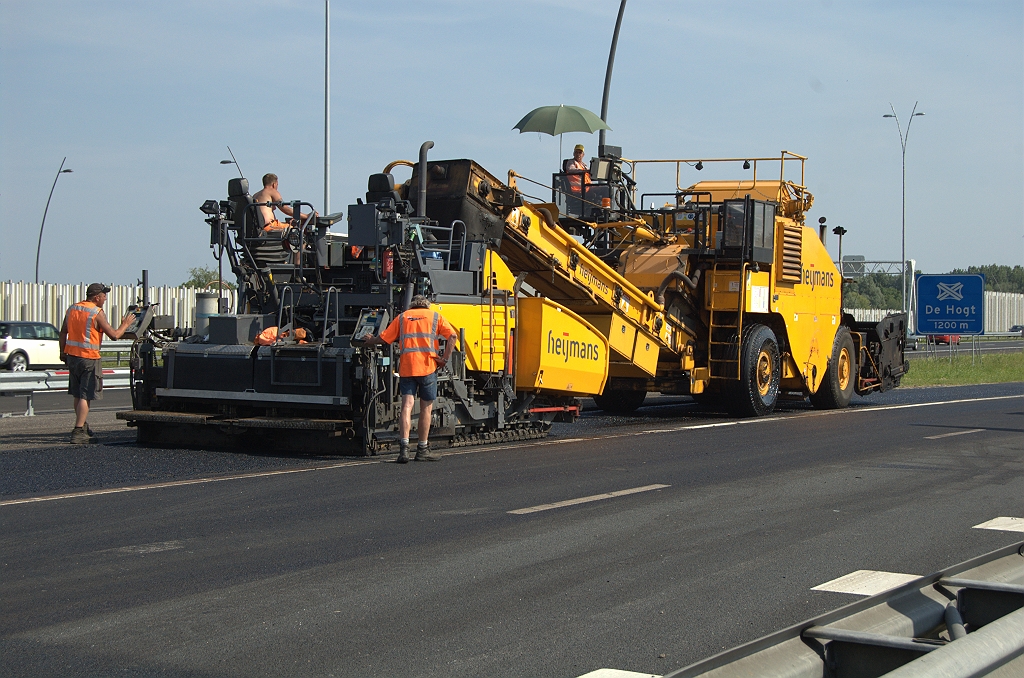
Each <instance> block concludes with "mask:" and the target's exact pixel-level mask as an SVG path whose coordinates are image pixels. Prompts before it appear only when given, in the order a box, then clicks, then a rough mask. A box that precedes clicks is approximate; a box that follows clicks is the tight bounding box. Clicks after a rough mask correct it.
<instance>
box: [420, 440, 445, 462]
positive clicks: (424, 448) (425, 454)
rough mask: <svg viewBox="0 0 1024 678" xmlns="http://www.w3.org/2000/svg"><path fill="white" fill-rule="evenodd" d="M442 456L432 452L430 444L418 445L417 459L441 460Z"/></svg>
mask: <svg viewBox="0 0 1024 678" xmlns="http://www.w3.org/2000/svg"><path fill="white" fill-rule="evenodd" d="M440 460H441V457H440V456H439V455H436V454H431V453H430V445H429V444H427V445H417V446H416V461H440Z"/></svg>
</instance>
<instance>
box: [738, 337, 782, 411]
mask: <svg viewBox="0 0 1024 678" xmlns="http://www.w3.org/2000/svg"><path fill="white" fill-rule="evenodd" d="M781 376H782V370H781V362H780V358H779V344H778V341H777V340H776V339H775V333H774V332H772V330H771V328H770V327H767V326H765V325H758V324H753V325H748V326H747V327H744V328H743V343H742V346H741V349H740V380H739V382H732V387H731V390H732V396H733V397H732V403H731V404H732V408H731V409H732V410H733V411H734V412H735V413H736V414H740V415H744V416H755V417H760V416H763V415H766V414H769V413H771V411H772V410H774V409H775V403H776V401H777V400H778V399H779V380H780V379H781Z"/></svg>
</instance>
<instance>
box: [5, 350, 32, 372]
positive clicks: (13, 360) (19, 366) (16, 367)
mask: <svg viewBox="0 0 1024 678" xmlns="http://www.w3.org/2000/svg"><path fill="white" fill-rule="evenodd" d="M7 369H8V370H10V371H11V372H27V371H28V356H26V355H25V354H24V353H14V354H12V355H11V357H9V358H8V359H7Z"/></svg>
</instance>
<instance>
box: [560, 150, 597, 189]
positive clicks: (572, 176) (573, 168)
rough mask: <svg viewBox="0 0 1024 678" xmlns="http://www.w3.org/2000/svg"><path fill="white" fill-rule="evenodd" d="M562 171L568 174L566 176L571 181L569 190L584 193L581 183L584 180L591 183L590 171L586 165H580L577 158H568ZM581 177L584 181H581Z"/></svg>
mask: <svg viewBox="0 0 1024 678" xmlns="http://www.w3.org/2000/svg"><path fill="white" fill-rule="evenodd" d="M580 164H582V163H580ZM562 171H563V172H564V173H565V174H566V177H565V178H566V180H568V182H569V190H570V191H572V192H573V193H582V186H581V184H582V183H583V182H586V183H587V184H589V183H590V171H589V170H588V169H587V168H586V166H585V165H584V166H583V167H578V166H577V165H576V159H575V158H569V159H568V160H566V161H565V162H564V163H563V165H562ZM581 179H582V180H583V181H582V182H581V181H580V180H581Z"/></svg>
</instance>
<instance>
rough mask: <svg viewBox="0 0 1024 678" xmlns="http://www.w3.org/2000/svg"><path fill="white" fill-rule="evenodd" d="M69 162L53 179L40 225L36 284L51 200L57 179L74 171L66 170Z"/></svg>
mask: <svg viewBox="0 0 1024 678" xmlns="http://www.w3.org/2000/svg"><path fill="white" fill-rule="evenodd" d="M67 161H68V158H67V156H64V159H63V160H61V161H60V168H59V169H58V170H57V176H55V177H54V178H53V186H51V187H50V197H49V198H47V199H46V209H44V210H43V223H41V224H39V242H38V243H37V244H36V282H37V283H38V282H39V250H40V248H42V246H43V227H44V226H46V213H47V212H49V211H50V198H52V197H53V189H55V188H57V179H60V175H62V174H68V173H69V172H72V171H73V170H69V169H64V163H66V162H67Z"/></svg>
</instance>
